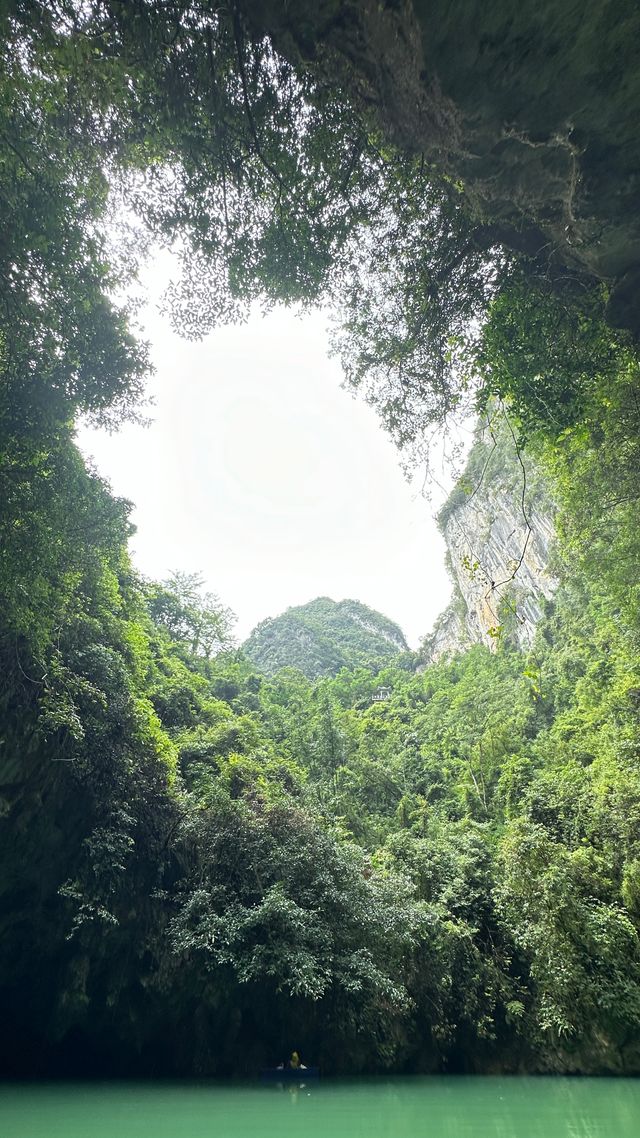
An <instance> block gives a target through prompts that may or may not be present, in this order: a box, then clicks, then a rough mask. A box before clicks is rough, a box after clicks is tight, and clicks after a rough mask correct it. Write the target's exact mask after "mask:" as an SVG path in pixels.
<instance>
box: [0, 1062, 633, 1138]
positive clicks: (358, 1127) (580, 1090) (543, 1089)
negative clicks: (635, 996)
mask: <svg viewBox="0 0 640 1138" xmlns="http://www.w3.org/2000/svg"><path fill="white" fill-rule="evenodd" d="M0 1135H2V1138H290V1136H291V1138H293V1136H294V1135H295V1136H296V1138H419V1136H424V1138H472V1136H473V1138H638V1136H639V1135H640V1080H635V1079H620V1080H615V1079H560V1078H558V1079H551V1078H539V1079H527V1078H513V1079H498V1078H457V1077H455V1076H449V1077H443V1078H411V1079H405V1078H395V1079H383V1078H381V1079H376V1080H356V1081H335V1082H334V1081H330V1080H326V1081H320V1082H319V1083H316V1084H315V1085H313V1084H309V1085H307V1086H306V1087H298V1086H297V1085H295V1086H294V1085H289V1086H285V1087H279V1086H277V1085H268V1084H267V1085H264V1086H254V1085H247V1084H243V1085H239V1084H233V1085H221V1084H211V1083H203V1084H196V1083H108V1084H106V1083H105V1084H95V1083H58V1084H50V1083H47V1084H23V1085H13V1084H4V1085H3V1084H0Z"/></svg>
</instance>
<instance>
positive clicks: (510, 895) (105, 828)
mask: <svg viewBox="0 0 640 1138" xmlns="http://www.w3.org/2000/svg"><path fill="white" fill-rule="evenodd" d="M285 7H287V6H281V5H278V4H269V3H264V4H260V5H256V6H255V12H254V13H253V14H252V12H251V11H250V10H249V9H250V6H246V5H244V4H242V3H239V2H238V3H236V2H235V0H227V2H223V3H219V2H216V4H215V5H214V4H213V3H210V2H209V0H130V2H127V3H120V2H119V0H85V2H83V3H80V2H79V0H55V2H52V3H50V2H47V3H42V2H40V0H0V200H1V202H2V231H1V234H0V308H1V313H2V316H1V326H0V385H1V400H0V441H1V445H0V486H1V493H0V592H1V594H2V608H1V618H0V620H1V627H0V727H1V739H0V1007H1V1008H2V1024H3V1027H2V1032H1V1038H0V1058H1V1062H2V1069H3V1071H5V1072H6V1071H13V1072H16V1071H17V1072H21V1073H29V1074H43V1073H52V1072H69V1073H70V1072H79V1071H93V1072H99V1073H113V1072H121V1073H125V1072H126V1073H133V1072H137V1073H140V1072H145V1073H155V1074H158V1073H164V1072H198V1073H203V1072H206V1073H230V1072H240V1071H245V1072H246V1071H253V1070H255V1069H256V1067H257V1066H260V1065H263V1064H264V1063H266V1062H268V1061H270V1060H272V1059H274V1058H279V1057H280V1055H281V1049H282V1047H283V1041H287V1045H288V1042H289V1041H291V1040H295V1042H296V1044H297V1045H298V1047H299V1049H300V1050H302V1051H303V1053H304V1054H309V1055H313V1057H314V1058H316V1059H317V1060H318V1061H319V1062H320V1063H322V1064H323V1066H324V1067H325V1068H326V1069H333V1070H342V1071H362V1070H376V1069H381V1068H391V1069H395V1070H442V1069H448V1070H482V1071H488V1070H552V1071H634V1072H637V1071H638V1070H639V1069H640V1051H639V1047H640V1033H639V1031H638V1025H639V1022H640V941H639V930H640V845H639V843H640V829H639V826H638V821H639V809H640V783H639V777H640V776H639V759H640V734H639V722H638V716H639V715H640V674H639V669H640V592H639V585H638V580H637V564H638V559H639V556H640V549H639V548H638V543H639V540H640V538H639V536H638V535H639V534H640V527H639V526H638V493H639V489H640V487H639V478H640V474H639V471H640V462H639V461H638V460H639V458H640V455H639V454H638V448H639V443H638V438H639V437H640V432H639V427H640V422H639V419H640V403H639V401H638V391H639V385H638V356H637V345H636V343H635V342H634V341H633V339H632V336H631V331H632V328H631V324H632V322H627V331H625V330H624V328H623V329H622V330H621V329H620V328H618V327H616V328H614V327H613V323H612V308H611V297H612V290H611V282H610V281H608V280H607V278H606V276H605V275H604V274H602V273H597V272H595V271H594V272H589V271H586V269H585V267H584V263H583V262H582V261H580V258H579V257H577V256H576V260H575V263H574V264H573V267H572V269H571V271H570V269H569V267H568V261H567V257H566V256H565V255H564V254H563V255H562V256H561V254H560V251H559V250H560V245H559V244H557V247H556V251H555V254H554V255H550V253H549V249H548V247H547V246H545V249H544V250H543V249H542V246H541V245H540V244H539V243H538V244H536V243H535V242H533V244H532V240H531V234H532V232H534V230H535V225H534V222H536V218H535V217H534V213H535V210H534V208H533V206H531V203H530V202H528V200H524V202H523V204H522V218H523V219H524V220H523V226H522V229H521V230H519V229H518V228H517V227H514V226H513V225H510V227H507V228H508V233H507V230H506V229H505V225H504V219H503V218H500V219H499V220H500V223H499V224H498V221H497V220H496V216H494V215H493V214H492V213H491V209H492V208H493V207H492V206H491V202H489V201H488V199H487V201H484V204H482V203H480V204H479V203H478V199H477V196H476V197H475V198H474V196H473V194H470V192H469V189H468V186H466V185H465V182H464V180H463V179H461V177H460V175H459V173H458V174H455V173H452V168H451V164H450V162H449V161H448V160H447V156H446V154H444V152H442V153H439V152H438V151H437V147H435V148H432V149H431V150H430V151H429V152H427V153H426V155H425V153H424V152H418V151H417V150H416V147H415V145H413V144H412V141H411V137H409V135H410V134H411V132H407V133H406V136H405V137H402V138H401V137H400V134H399V128H398V127H397V124H396V127H395V128H394V126H393V123H392V122H391V119H392V117H393V116H392V114H391V110H392V108H391V109H390V111H389V114H388V115H386V116H385V114H382V113H381V111H380V99H378V100H377V101H376V100H375V99H374V98H373V97H372V96H371V92H372V90H373V88H374V87H375V83H376V82H377V81H378V80H377V79H376V75H375V74H374V72H375V69H372V68H371V66H370V58H369V56H366V57H364V56H362V57H359V56H358V52H357V51H356V47H357V42H356V41H357V36H356V37H355V40H354V39H352V40H350V39H349V35H348V34H347V35H346V39H345V43H346V44H347V47H349V45H351V48H353V50H352V51H351V56H350V58H349V59H347V57H346V56H345V55H344V54H343V56H342V57H338V56H337V55H336V54H335V52H333V53H332V50H331V49H330V48H331V42H332V41H331V38H330V37H329V39H327V38H326V37H325V38H323V35H322V34H321V32H320V31H319V30H318V29H319V24H318V20H319V19H320V16H322V17H323V18H326V21H327V26H329V24H330V23H331V17H332V14H333V16H334V17H335V12H333V6H332V5H331V4H327V5H324V6H323V5H312V6H309V12H310V13H311V14H310V15H309V18H308V22H305V18H304V13H302V14H301V11H300V10H299V9H298V8H297V7H296V6H295V5H294V6H293V7H291V8H290V13H294V15H291V16H290V18H291V19H294V18H296V19H297V20H298V23H297V25H296V26H295V28H294V29H293V30H294V31H295V33H296V34H295V36H294V35H293V33H292V29H291V28H289V29H287V28H286V27H284V28H283V19H284V17H283V11H284V8H285ZM398 7H400V8H403V6H402V5H400V6H397V5H382V6H378V8H379V9H380V10H381V11H389V12H393V11H395V10H396V8H398ZM525 8H526V5H525ZM365 9H367V10H368V5H366V4H362V5H358V4H353V5H347V6H346V10H347V14H349V13H351V14H352V15H353V17H354V20H355V16H356V15H357V13H358V12H359V11H360V10H362V11H364V10H365ZM319 13H320V16H319ZM285 22H286V21H285ZM354 26H355V25H354ZM270 28H271V29H272V33H273V34H269V33H270ZM342 30H343V32H344V27H343V29H342ZM347 31H348V28H347ZM285 33H286V34H285ZM596 38H597V37H596ZM292 43H294V44H295V50H294V48H293V47H292ZM327 44H328V45H329V46H326V45H327ZM354 45H355V46H354ZM579 62H580V61H578V63H577V64H576V63H575V60H574V61H573V64H572V65H573V66H574V67H576V66H579ZM384 74H385V73H384V69H383V68H381V71H380V75H381V78H380V76H379V77H378V78H379V80H380V84H382V87H383V86H384V82H383V81H384ZM372 76H373V77H372ZM381 89H382V88H381V87H380V86H379V87H378V93H379V92H380V90H381ZM442 113H443V114H444V111H443V112H442ZM444 125H445V126H446V123H445V124H444ZM587 126H588V124H587ZM443 129H444V128H443ZM585 130H586V126H583V132H584V131H585ZM503 162H504V157H503ZM576 192H577V191H576ZM570 204H571V206H572V208H573V206H574V205H575V204H576V203H574V202H573V200H572V202H571V203H570ZM539 207H540V202H538V203H537V205H536V209H538V208H539ZM576 208H577V206H576ZM483 210H485V213H486V216H484V217H482V218H480V219H479V211H480V213H482V211H483ZM527 211H528V212H527ZM525 222H526V224H525ZM537 223H539V225H540V226H542V229H539V231H540V232H542V231H543V230H544V225H545V223H544V218H542V219H541V218H540V217H539V216H538V218H537V222H536V224H537ZM545 232H546V230H545ZM518 235H520V236H518ZM507 238H508V239H507ZM547 245H548V243H547ZM157 246H169V247H171V248H174V249H175V250H176V251H177V252H178V253H179V255H180V256H181V257H182V262H183V268H184V272H183V279H182V281H181V282H178V283H177V284H176V286H175V288H174V289H173V290H172V291H171V292H170V294H169V295H168V296H167V298H166V304H167V311H168V313H169V314H170V315H171V318H172V319H173V320H174V322H175V324H176V326H177V327H178V328H179V329H181V330H182V331H183V332H184V333H185V334H187V335H202V334H204V332H205V331H206V330H207V329H208V328H209V327H210V326H211V325H212V324H213V323H215V322H218V321H224V320H238V319H242V318H243V317H244V315H245V314H246V313H247V311H248V309H249V307H250V306H251V305H252V304H255V303H261V304H263V305H266V306H269V305H273V304H278V303H300V304H302V305H311V304H315V303H318V302H320V301H326V300H327V299H328V298H330V297H332V298H337V302H336V330H335V343H336V350H337V351H339V352H340V353H341V356H342V358H343V362H344V366H345V374H346V378H347V382H349V383H350V384H351V385H352V386H353V387H354V388H356V389H359V390H361V391H362V393H363V394H364V396H365V397H366V398H368V399H370V400H371V401H372V402H373V403H374V404H375V405H376V407H377V408H378V410H379V413H380V415H381V418H382V420H383V422H384V423H385V425H386V426H387V428H388V429H389V430H390V432H391V434H392V436H393V438H394V439H395V441H396V442H397V443H398V445H399V447H400V448H401V450H402V451H403V452H404V455H405V459H406V461H408V462H409V461H411V460H412V458H415V457H416V455H420V454H421V453H422V452H423V450H424V447H425V439H426V437H427V434H428V431H429V430H430V429H432V428H434V427H435V428H437V429H438V430H441V429H442V428H443V424H444V423H445V422H446V418H447V416H448V415H449V414H451V413H453V412H456V411H458V412H460V411H466V410H468V409H469V408H470V407H476V408H477V409H478V410H482V409H483V408H484V409H487V408H489V407H491V406H492V405H493V401H495V400H502V401H503V403H504V405H505V406H506V407H507V408H508V410H509V414H510V415H511V416H512V421H513V424H514V431H515V434H516V437H517V439H518V445H519V446H526V447H528V448H530V450H531V452H532V453H535V456H536V459H537V461H538V463H539V464H540V466H541V467H542V468H543V469H544V470H545V472H546V476H547V477H548V479H549V484H550V487H551V491H552V493H553V496H554V498H555V500H556V502H557V503H558V506H559V520H558V555H557V556H558V559H559V563H560V568H561V575H562V579H563V584H562V586H561V589H560V591H559V593H558V594H557V597H556V600H555V602H554V604H553V605H552V606H550V607H549V611H548V612H547V615H546V618H545V620H544V621H543V623H542V624H541V626H540V628H539V632H538V640H537V643H536V645H535V646H534V648H533V650H532V651H531V652H530V653H528V654H527V655H523V654H522V653H520V652H518V651H517V650H515V649H514V647H513V646H512V645H511V644H510V642H509V635H508V629H507V628H505V630H504V634H503V635H502V636H501V637H500V638H499V642H498V644H497V650H496V651H495V652H493V653H492V652H490V651H489V650H488V649H483V648H481V647H477V648H474V649H472V650H471V651H469V652H468V653H466V654H464V655H462V656H460V657H458V658H454V659H452V660H448V661H444V662H441V663H438V664H435V665H431V666H429V667H427V668H426V669H425V670H423V671H419V672H415V671H414V670H413V668H412V665H411V661H410V660H409V659H407V658H406V657H405V658H404V659H403V660H401V661H400V662H399V663H397V664H393V663H389V664H385V665H384V667H383V668H382V670H380V668H379V665H378V664H376V665H375V666H372V665H371V664H370V663H362V664H360V665H358V664H356V663H354V664H351V666H349V667H347V668H343V669H342V670H340V671H338V673H337V675H335V676H333V677H322V678H319V679H308V678H306V677H305V676H304V675H303V674H302V672H301V671H298V670H292V669H284V670H281V671H278V672H277V673H275V674H274V675H273V676H270V677H265V676H264V675H260V674H258V673H257V672H256V670H255V669H254V667H253V666H252V664H251V663H250V661H249V660H248V659H247V658H246V656H244V655H243V654H242V653H238V652H237V651H235V650H234V649H232V648H231V647H230V643H231V617H230V614H229V613H228V611H227V610H225V608H224V605H223V604H221V603H220V602H219V601H218V600H217V599H216V598H214V597H210V596H209V597H206V596H204V595H203V594H202V591H201V590H200V589H199V585H198V580H197V578H185V577H183V578H174V579H172V580H170V581H168V582H164V583H162V584H160V583H157V584H156V583H150V582H147V581H144V580H142V579H141V578H140V577H139V575H138V574H137V573H136V572H135V571H134V569H133V567H132V565H131V563H130V561H129V558H128V554H127V540H128V537H129V536H130V532H131V526H130V523H129V520H128V514H129V504H128V503H127V502H126V501H123V500H120V499H117V498H115V497H114V496H113V495H112V494H111V492H110V490H109V488H108V486H106V485H105V483H104V482H103V481H102V480H101V479H100V477H99V476H98V475H97V474H96V473H95V472H94V471H92V470H91V469H88V468H87V467H86V466H85V464H84V462H83V460H82V458H81V456H80V454H79V452H78V450H77V448H76V447H75V444H74V440H73V430H74V421H75V419H76V417H77V416H78V415H79V414H88V415H90V416H93V417H94V419H96V420H97V421H101V422H106V423H109V424H110V425H112V426H117V424H118V423H119V422H121V421H122V420H123V419H125V418H127V417H130V416H135V415H137V414H139V413H140V395H141V392H142V388H143V383H144V379H145V376H146V375H147V374H148V359H147V349H146V346H145V344H144V343H143V342H141V340H140V338H139V336H137V335H136V330H135V304H134V301H133V300H131V301H126V300H123V299H122V298H123V296H126V295H127V292H128V291H133V290H134V284H135V273H136V270H137V267H138V265H139V264H140V263H141V262H142V261H143V259H144V257H145V256H146V255H147V253H148V251H149V250H150V249H152V248H154V247H157ZM551 254H553V249H552V250H551ZM565 254H566V250H565ZM563 257H564V259H563ZM583 260H584V259H583ZM618 301H619V295H618ZM617 322H618V323H620V321H617ZM630 329H631V330H630ZM380 685H384V686H385V687H388V688H389V690H390V696H389V699H388V700H386V701H383V702H381V703H378V702H375V703H374V702H372V696H373V693H374V691H375V690H376V689H377V688H378V687H379V686H380Z"/></svg>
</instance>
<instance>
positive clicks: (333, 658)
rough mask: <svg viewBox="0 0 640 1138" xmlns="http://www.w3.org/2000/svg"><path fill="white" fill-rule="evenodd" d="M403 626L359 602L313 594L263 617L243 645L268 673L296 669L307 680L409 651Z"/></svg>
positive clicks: (247, 652) (252, 658) (380, 661)
mask: <svg viewBox="0 0 640 1138" xmlns="http://www.w3.org/2000/svg"><path fill="white" fill-rule="evenodd" d="M407 647H408V646H407V642H406V640H405V638H404V634H403V632H402V629H400V628H399V627H398V625H397V624H394V622H393V621H392V620H389V618H388V617H386V616H383V615H382V613H379V612H376V611H375V610H374V609H370V608H367V606H366V605H363V604H361V603H360V602H359V601H348V600H347V601H332V600H331V599H330V598H329V597H317V598H316V599H315V600H314V601H309V603H308V604H306V605H298V606H296V607H295V608H289V609H287V610H286V612H283V613H282V614H281V615H280V616H276V617H273V618H270V619H268V620H263V621H262V622H261V623H260V624H259V625H257V627H256V628H254V630H253V632H252V633H251V635H250V636H249V638H248V639H247V640H246V641H245V643H244V644H243V650H244V652H245V653H246V655H247V656H248V657H249V659H250V660H251V661H252V662H253V663H254V664H255V665H256V667H258V668H259V669H260V670H261V671H263V672H266V673H267V675H273V674H274V672H277V671H278V669H279V668H298V669H299V671H301V672H303V673H304V675H305V676H307V677H308V678H309V679H316V678H317V677H318V676H335V675H336V674H337V673H338V672H339V671H340V669H341V668H344V667H357V666H358V665H361V664H378V663H382V662H383V661H388V660H390V659H391V658H392V657H393V656H396V655H397V654H398V652H406V651H407Z"/></svg>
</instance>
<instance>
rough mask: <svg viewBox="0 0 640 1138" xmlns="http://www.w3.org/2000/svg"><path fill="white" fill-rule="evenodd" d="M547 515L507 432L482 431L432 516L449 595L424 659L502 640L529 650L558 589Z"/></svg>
mask: <svg viewBox="0 0 640 1138" xmlns="http://www.w3.org/2000/svg"><path fill="white" fill-rule="evenodd" d="M521 460H522V461H521ZM523 464H524V471H523ZM523 495H524V497H523ZM554 515H555V509H554V505H553V502H552V501H551V498H550V496H549V492H548V489H547V487H546V485H545V483H544V478H543V476H542V474H541V472H540V471H539V470H538V469H537V468H536V466H535V464H534V463H533V462H532V461H531V460H530V459H529V458H525V456H523V455H521V456H518V452H517V449H516V446H515V443H514V440H513V437H512V436H511V434H510V432H505V431H504V430H501V429H500V428H498V429H496V428H495V427H494V428H493V429H492V433H491V432H489V431H488V429H487V428H485V429H484V430H482V431H481V432H480V434H479V439H478V442H477V443H476V446H475V447H474V449H473V451H472V453H471V456H470V459H469V463H468V465H467V469H466V470H465V473H464V474H463V476H462V478H461V479H460V482H459V483H458V485H457V487H456V489H455V490H454V491H453V494H452V495H451V497H450V499H449V501H448V502H447V503H446V504H445V506H444V508H443V510H442V511H441V514H440V519H439V520H440V525H441V529H442V532H443V534H444V537H445V541H446V543H447V550H448V556H449V568H450V572H451V576H452V578H453V597H452V600H451V602H450V604H449V605H448V607H447V608H446V609H445V611H444V612H443V613H442V614H441V616H440V617H439V618H438V620H437V621H436V624H435V627H434V629H433V632H432V633H431V635H430V636H429V637H427V638H426V640H425V643H424V646H423V654H424V655H425V658H426V659H427V660H436V659H438V658H439V657H441V656H443V655H446V654H448V653H452V652H456V651H460V650H461V649H464V648H467V647H469V646H470V645H471V644H477V643H484V644H488V645H493V646H495V645H496V644H497V643H498V640H499V639H500V638H501V637H503V636H505V635H509V637H510V638H511V639H513V640H515V641H516V642H517V643H518V645H519V646H520V647H522V648H527V647H529V646H530V645H531V643H532V641H533V637H534V633H535V629H536V625H537V623H538V621H539V620H540V617H541V616H542V613H543V605H544V601H545V600H549V599H551V597H552V596H553V594H554V592H555V590H556V588H557V585H558V580H557V578H556V577H555V575H554V573H553V570H552V569H551V568H550V560H551V557H552V545H553V539H554V535H555V525H554Z"/></svg>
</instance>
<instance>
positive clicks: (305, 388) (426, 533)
mask: <svg viewBox="0 0 640 1138" xmlns="http://www.w3.org/2000/svg"><path fill="white" fill-rule="evenodd" d="M143 323H144V333H145V335H146V337H147V338H148V339H149V340H150V342H151V348H152V358H153V361H154V364H155V367H156V374H155V375H154V376H153V377H152V379H151V381H150V384H149V391H150V394H151V395H152V397H153V399H154V406H153V407H152V408H151V410H150V415H151V417H152V419H153V422H152V423H151V425H149V426H147V427H143V426H134V425H127V426H125V427H123V428H122V429H121V430H120V431H119V432H118V433H117V434H112V435H109V434H107V433H106V432H104V431H100V430H95V429H89V428H87V427H83V428H81V429H80V430H79V431H78V442H79V445H80V446H81V448H82V450H83V452H84V453H85V454H87V455H89V456H92V457H93V459H94V461H95V464H96V466H97V468H98V470H99V471H100V473H101V474H103V475H104V476H105V477H106V478H107V479H108V480H109V481H110V483H111V485H112V487H113V490H114V492H115V493H116V494H118V495H120V496H122V497H126V498H129V499H130V500H131V501H133V502H134V503H135V509H134V511H133V515H132V520H133V522H134V524H135V526H136V527H137V532H136V534H135V535H134V537H133V538H132V541H131V550H132V554H133V560H134V563H135V565H136V566H137V567H138V569H139V570H141V571H142V572H143V573H144V574H145V575H146V576H148V577H152V578H154V579H162V578H163V577H166V576H167V575H168V574H169V573H170V572H172V571H173V570H177V569H180V570H185V571H187V572H200V573H201V574H202V575H203V577H204V578H205V581H206V584H207V588H208V589H210V590H211V591H213V592H215V593H217V594H218V595H219V597H220V599H221V600H222V601H223V602H224V603H225V604H227V605H229V606H230V607H231V608H232V609H233V610H234V611H235V612H236V614H237V616H238V624H237V627H236V632H237V637H238V640H239V641H241V640H243V639H244V638H245V637H246V636H247V635H248V633H249V632H250V631H251V629H252V628H253V627H254V625H255V624H257V622H258V621H260V620H263V619H264V618H265V617H267V616H275V615H277V614H278V613H280V612H282V611H283V610H284V609H285V608H288V607H289V606H290V605H297V604H303V603H304V602H305V601H309V600H311V599H312V598H313V597H317V596H329V597H332V598H333V599H334V600H336V601H338V600H342V599H343V598H345V597H350V598H354V599H356V600H359V601H363V602H364V603H365V604H367V605H370V606H371V607H372V608H375V609H378V610H380V611H381V612H383V613H384V614H385V615H387V616H389V617H391V618H392V619H393V620H395V621H397V623H398V624H399V625H400V626H401V628H402V629H403V631H404V633H405V635H406V637H407V639H408V641H409V643H410V644H411V645H412V646H413V647H417V645H418V642H419V640H420V639H421V637H422V636H424V635H425V633H427V632H428V631H429V630H430V628H431V626H432V624H433V621H434V620H435V618H436V616H437V615H438V613H439V612H440V611H441V610H442V609H443V608H444V607H445V605H446V604H447V601H448V599H449V594H450V584H449V581H448V578H447V574H446V571H445V569H444V544H443V542H442V539H441V537H440V534H439V533H438V530H437V528H436V526H435V523H434V521H433V517H432V515H433V512H434V510H435V509H436V507H437V506H438V505H439V504H440V501H442V498H443V495H442V494H441V495H440V496H439V499H438V500H437V501H436V500H435V499H434V501H433V502H432V503H427V502H426V501H425V500H424V499H423V498H421V497H420V496H419V495H418V493H417V491H416V489H415V488H412V487H411V486H409V485H408V484H407V482H406V481H405V479H404V477H403V475H402V473H401V471H400V468H399V465H398V456H397V453H396V451H395V449H394V447H393V445H392V443H391V442H390V441H389V439H388V438H387V436H386V435H385V434H384V432H383V431H382V428H381V427H380V425H379V423H378V420H377V417H376V415H375V413H374V412H373V411H372V410H371V408H369V407H367V406H366V405H365V404H364V403H363V402H361V401H356V400H354V399H353V398H352V397H351V396H350V395H349V394H347V392H345V391H343V390H342V389H341V387H340V382H341V373H340V367H339V364H338V362H337V360H329V359H328V358H327V336H326V332H325V326H326V320H325V318H324V317H323V316H322V315H321V314H315V315H311V316H305V317H297V316H295V315H294V314H293V313H292V312H290V311H284V310H282V311H277V312H274V313H271V314H270V315H269V316H266V317H261V316H256V317H255V318H254V319H252V320H251V321H250V322H249V323H248V324H245V325H242V326H239V327H228V328H221V329H219V330H217V331H216V332H214V333H213V334H212V335H210V336H209V337H208V338H207V339H206V340H204V341H203V342H200V343H191V342H188V341H185V340H183V339H181V338H180V337H178V336H177V335H176V334H175V333H173V332H172V330H171V328H170V326H169V324H168V321H167V320H163V318H162V317H161V316H160V315H159V314H158V311H157V307H149V308H148V309H147V310H146V315H145V318H144V321H143Z"/></svg>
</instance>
